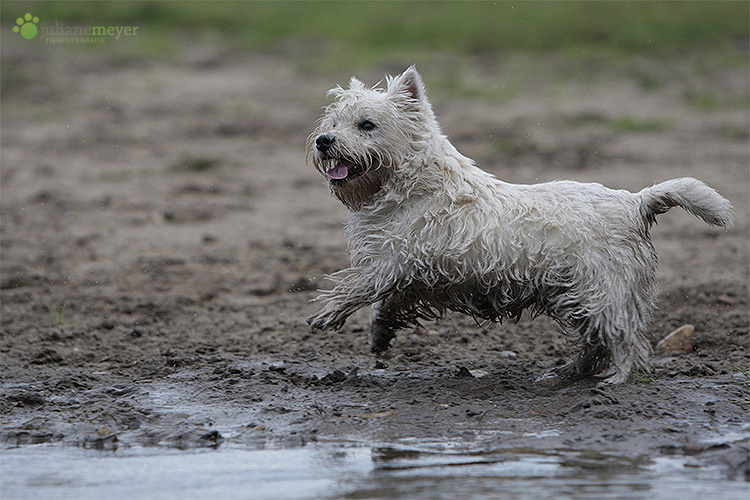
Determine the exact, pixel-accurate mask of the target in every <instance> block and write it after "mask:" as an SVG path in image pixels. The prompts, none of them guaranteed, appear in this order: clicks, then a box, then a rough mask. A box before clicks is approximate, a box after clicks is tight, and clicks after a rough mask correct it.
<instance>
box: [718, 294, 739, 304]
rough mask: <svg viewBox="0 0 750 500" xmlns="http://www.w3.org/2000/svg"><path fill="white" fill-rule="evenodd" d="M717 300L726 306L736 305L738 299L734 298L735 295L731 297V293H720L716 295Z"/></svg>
mask: <svg viewBox="0 0 750 500" xmlns="http://www.w3.org/2000/svg"><path fill="white" fill-rule="evenodd" d="M716 300H717V301H718V302H719V303H720V304H724V305H726V306H735V305H737V300H736V299H734V298H733V297H730V296H729V295H719V296H718V297H716Z"/></svg>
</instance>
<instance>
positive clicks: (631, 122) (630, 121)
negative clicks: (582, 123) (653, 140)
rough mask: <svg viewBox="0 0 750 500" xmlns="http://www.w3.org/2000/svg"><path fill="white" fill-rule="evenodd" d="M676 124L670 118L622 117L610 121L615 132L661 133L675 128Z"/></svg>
mask: <svg viewBox="0 0 750 500" xmlns="http://www.w3.org/2000/svg"><path fill="white" fill-rule="evenodd" d="M676 125H677V123H676V122H675V121H674V120H673V119H670V118H641V119H639V118H634V117H632V116H623V117H620V118H616V119H614V120H612V122H611V123H610V126H611V127H612V128H613V129H614V130H615V131H616V132H663V131H665V130H671V129H674V128H675V127H676Z"/></svg>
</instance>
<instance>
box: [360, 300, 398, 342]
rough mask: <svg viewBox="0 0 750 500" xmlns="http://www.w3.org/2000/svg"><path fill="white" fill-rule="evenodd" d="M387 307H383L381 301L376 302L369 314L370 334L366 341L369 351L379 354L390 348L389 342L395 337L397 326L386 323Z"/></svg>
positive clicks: (389, 322)
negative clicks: (367, 341) (368, 344)
mask: <svg viewBox="0 0 750 500" xmlns="http://www.w3.org/2000/svg"><path fill="white" fill-rule="evenodd" d="M385 313H387V307H384V306H383V301H380V302H376V303H374V304H373V305H372V310H371V312H370V333H369V334H368V336H367V339H368V340H369V341H370V351H372V352H375V353H379V352H383V351H385V350H387V349H388V348H389V347H390V342H391V339H392V338H393V337H395V336H396V330H398V328H399V325H397V324H395V323H393V322H391V321H388V317H387V315H386V314H385Z"/></svg>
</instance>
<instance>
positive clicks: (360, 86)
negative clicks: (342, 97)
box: [349, 76, 365, 90]
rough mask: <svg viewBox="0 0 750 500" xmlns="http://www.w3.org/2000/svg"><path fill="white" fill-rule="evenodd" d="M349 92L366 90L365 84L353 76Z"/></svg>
mask: <svg viewBox="0 0 750 500" xmlns="http://www.w3.org/2000/svg"><path fill="white" fill-rule="evenodd" d="M349 90H365V84H364V83H362V81H361V80H359V79H358V78H356V77H354V76H353V77H352V78H351V80H349Z"/></svg>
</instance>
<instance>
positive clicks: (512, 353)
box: [498, 351, 518, 358]
mask: <svg viewBox="0 0 750 500" xmlns="http://www.w3.org/2000/svg"><path fill="white" fill-rule="evenodd" d="M498 356H499V357H501V358H515V357H516V356H518V353H516V352H515V351H500V352H499V353H498Z"/></svg>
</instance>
